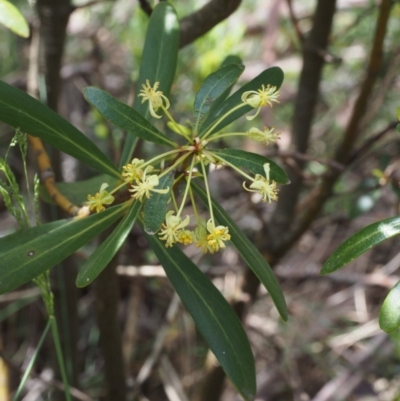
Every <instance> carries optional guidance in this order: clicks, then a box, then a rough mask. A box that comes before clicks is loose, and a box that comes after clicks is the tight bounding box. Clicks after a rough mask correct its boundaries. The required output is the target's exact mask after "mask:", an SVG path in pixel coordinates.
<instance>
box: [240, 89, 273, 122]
mask: <svg viewBox="0 0 400 401" xmlns="http://www.w3.org/2000/svg"><path fill="white" fill-rule="evenodd" d="M278 97H279V92H278V91H277V90H276V86H271V85H267V87H265V85H262V86H261V89H258V91H246V92H244V93H243V94H242V98H241V99H242V102H244V103H247V104H248V105H249V106H251V107H253V108H254V109H257V111H256V114H254V115H253V116H247V117H246V118H247V119H248V120H252V119H253V118H255V117H257V116H258V113H259V112H260V109H261V107H262V106H266V105H270V106H271V107H272V102H276V103H279V101H278Z"/></svg>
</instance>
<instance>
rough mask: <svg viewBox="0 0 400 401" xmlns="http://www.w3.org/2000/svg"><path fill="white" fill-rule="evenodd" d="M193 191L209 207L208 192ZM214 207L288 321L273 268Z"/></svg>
mask: <svg viewBox="0 0 400 401" xmlns="http://www.w3.org/2000/svg"><path fill="white" fill-rule="evenodd" d="M193 189H194V192H195V193H196V194H197V195H198V196H199V197H200V199H201V200H202V201H203V202H204V204H205V205H206V206H207V207H208V201H207V194H206V192H205V191H204V190H203V189H202V188H201V187H200V186H199V185H197V184H195V183H193ZM212 207H213V213H214V216H215V218H216V220H217V221H218V223H219V224H222V225H225V226H228V227H229V234H230V235H231V241H232V243H233V245H234V246H235V248H236V249H237V251H238V252H239V254H240V256H241V257H242V258H243V260H244V261H245V262H246V263H247V265H248V266H249V267H250V269H251V270H253V272H254V274H255V275H256V276H257V277H258V279H259V280H260V281H261V283H262V284H263V285H264V287H265V288H266V289H267V291H268V293H269V295H270V296H271V299H272V301H273V302H274V304H275V306H276V309H277V310H278V312H279V314H280V315H281V317H282V319H283V320H285V321H286V320H287V319H288V311H287V306H286V301H285V297H284V296H283V293H282V289H281V287H280V285H279V282H278V280H277V278H276V276H275V274H274V272H273V271H272V269H271V266H270V265H269V264H268V263H267V261H266V260H265V258H264V257H263V256H262V255H261V253H260V252H259V251H258V249H257V248H256V247H255V246H254V245H253V244H252V242H251V241H250V240H249V239H248V238H247V237H246V236H245V235H244V234H243V232H242V231H241V230H240V228H239V227H238V226H237V225H236V224H235V222H234V221H233V220H232V219H231V218H230V217H229V215H228V214H227V213H226V212H225V210H224V209H223V208H222V207H221V206H220V205H219V204H218V202H215V201H214V200H212Z"/></svg>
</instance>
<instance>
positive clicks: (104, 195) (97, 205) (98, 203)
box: [85, 183, 114, 213]
mask: <svg viewBox="0 0 400 401" xmlns="http://www.w3.org/2000/svg"><path fill="white" fill-rule="evenodd" d="M107 187H108V184H107V183H103V184H101V187H100V191H99V192H97V194H96V195H95V196H92V195H88V200H87V201H86V202H85V206H87V207H88V208H89V209H90V210H92V211H93V210H96V212H97V213H98V212H101V211H102V210H104V209H105V207H104V206H103V205H111V204H112V203H113V202H114V197H113V196H112V195H110V194H109V193H108V192H107V191H106V190H105V189H106V188H107Z"/></svg>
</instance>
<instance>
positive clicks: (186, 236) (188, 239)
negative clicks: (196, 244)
mask: <svg viewBox="0 0 400 401" xmlns="http://www.w3.org/2000/svg"><path fill="white" fill-rule="evenodd" d="M193 239H194V232H193V231H190V230H182V231H181V232H180V234H179V236H178V242H180V243H181V244H183V245H189V244H191V243H193Z"/></svg>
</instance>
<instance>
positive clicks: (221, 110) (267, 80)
mask: <svg viewBox="0 0 400 401" xmlns="http://www.w3.org/2000/svg"><path fill="white" fill-rule="evenodd" d="M282 82H283V71H282V70H281V69H280V68H279V67H271V68H268V69H267V70H265V71H263V72H262V73H261V74H260V75H258V76H257V77H256V78H254V79H253V80H251V81H250V82H248V83H247V84H246V85H244V86H242V87H241V88H240V89H239V90H237V91H236V92H235V93H234V94H232V95H231V96H229V97H228V99H226V100H225V101H224V102H223V103H222V104H221V105H220V107H218V108H217V109H215V110H214V111H213V113H212V114H210V115H209V116H208V117H207V119H206V120H205V121H204V123H203V125H202V126H201V130H200V136H203V135H204V134H205V133H206V132H207V131H208V130H209V129H210V128H211V127H212V126H213V124H214V123H216V122H217V121H218V119H219V118H221V117H222V116H223V115H224V114H225V113H227V112H228V111H230V110H232V109H233V108H234V107H236V106H238V105H239V104H241V103H242V100H241V97H242V94H243V93H244V92H246V91H257V90H258V89H261V86H262V85H264V86H267V85H268V84H269V85H271V86H276V88H277V89H279V88H280V87H281V85H282ZM252 110H254V109H253V108H252V107H251V106H248V105H246V106H244V107H241V108H240V109H238V110H236V111H235V112H233V113H231V114H229V116H228V117H227V118H225V119H224V120H223V121H222V122H221V123H219V124H218V125H217V126H216V127H215V128H213V130H212V132H217V131H220V130H221V129H222V128H224V127H226V126H227V125H229V124H230V123H231V122H233V121H235V120H237V119H238V118H239V117H241V116H243V115H244V114H246V113H248V112H249V111H252Z"/></svg>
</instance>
